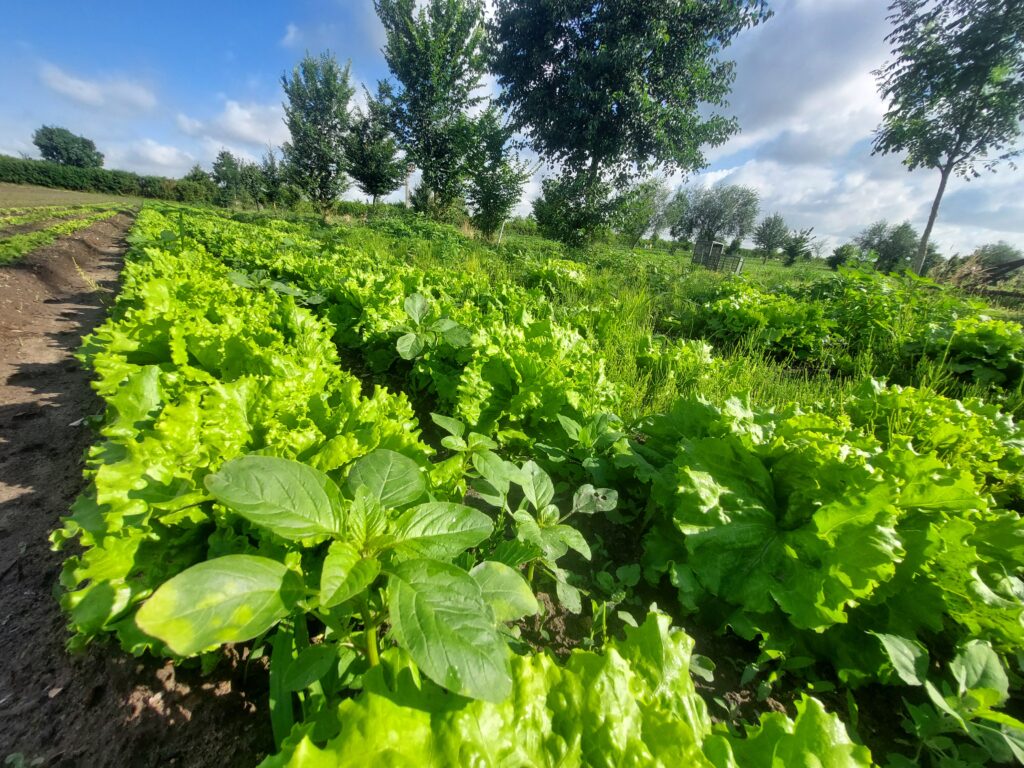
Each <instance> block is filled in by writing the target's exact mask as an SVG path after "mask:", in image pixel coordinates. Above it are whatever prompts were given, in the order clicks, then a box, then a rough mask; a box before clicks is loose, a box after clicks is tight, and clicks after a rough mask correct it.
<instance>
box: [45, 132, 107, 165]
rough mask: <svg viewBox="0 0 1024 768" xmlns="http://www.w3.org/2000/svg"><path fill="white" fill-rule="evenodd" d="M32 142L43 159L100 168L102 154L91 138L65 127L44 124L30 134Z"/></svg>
mask: <svg viewBox="0 0 1024 768" xmlns="http://www.w3.org/2000/svg"><path fill="white" fill-rule="evenodd" d="M32 143H33V144H35V145H36V146H37V147H38V148H39V154H40V155H42V156H43V160H49V161H50V162H51V163H60V164H61V165H73V166H75V167H77V168H102V167H103V154H102V153H101V152H99V151H97V149H96V145H95V144H94V143H93V142H92V140H91V139H87V138H85V137H84V136H77V135H75V134H73V133H72V132H71V131H69V130H68V129H67V128H59V127H57V126H55V125H44V126H42V127H41V128H38V129H37V130H36V132H35V133H33V134H32Z"/></svg>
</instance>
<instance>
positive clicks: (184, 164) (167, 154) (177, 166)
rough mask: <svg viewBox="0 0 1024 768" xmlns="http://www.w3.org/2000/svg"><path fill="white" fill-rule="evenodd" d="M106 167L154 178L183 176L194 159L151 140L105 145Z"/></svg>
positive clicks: (184, 152) (181, 151)
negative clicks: (149, 175) (150, 175)
mask: <svg viewBox="0 0 1024 768" xmlns="http://www.w3.org/2000/svg"><path fill="white" fill-rule="evenodd" d="M105 149H106V155H107V157H106V165H107V166H109V167H111V168H123V169H125V170H131V171H135V172H136V173H142V174H152V175H154V176H171V177H177V176H183V175H184V174H185V173H187V172H188V169H189V168H191V167H192V165H193V164H195V162H196V158H195V157H194V156H193V155H192V154H190V153H188V152H186V151H185V150H183V149H180V148H178V147H174V146H170V145H168V144H161V143H159V142H157V141H154V140H153V139H140V140H139V141H133V142H127V143H110V144H108V145H106V147H105Z"/></svg>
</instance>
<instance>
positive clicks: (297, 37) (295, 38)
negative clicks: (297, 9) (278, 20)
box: [281, 23, 302, 48]
mask: <svg viewBox="0 0 1024 768" xmlns="http://www.w3.org/2000/svg"><path fill="white" fill-rule="evenodd" d="M301 42H302V32H301V31H300V30H299V28H298V27H297V26H296V25H295V24H291V23H289V24H288V26H287V27H285V29H284V37H282V38H281V45H282V46H284V47H285V48H295V47H297V46H298V45H299V44H300V43H301Z"/></svg>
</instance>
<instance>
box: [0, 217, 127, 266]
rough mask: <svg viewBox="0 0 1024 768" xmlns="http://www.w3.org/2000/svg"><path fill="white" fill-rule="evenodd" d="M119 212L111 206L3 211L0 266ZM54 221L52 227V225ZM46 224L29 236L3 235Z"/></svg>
mask: <svg viewBox="0 0 1024 768" xmlns="http://www.w3.org/2000/svg"><path fill="white" fill-rule="evenodd" d="M118 213H120V209H117V208H112V207H111V206H109V205H89V206H72V207H44V208H31V209H25V210H23V211H16V212H7V211H0V265H2V264H9V263H11V262H13V261H15V260H16V259H18V258H20V257H22V256H24V255H25V254H27V253H30V252H31V251H34V250H36V249H37V248H42V247H43V246H45V245H49V244H50V243H52V242H54V241H55V240H57V239H58V238H61V237H65V236H67V235H70V234H73V233H75V232H78V231H80V230H83V229H86V228H88V227H91V226H92V225H93V224H95V223H96V222H98V221H103V220H104V219H109V218H112V217H114V216H116V215H117V214H118ZM51 220H52V223H51ZM36 222H43V226H42V227H41V228H38V229H32V230H31V231H27V232H20V233H17V234H7V235H5V234H4V230H8V229H10V228H12V227H22V226H24V225H29V224H34V223H36Z"/></svg>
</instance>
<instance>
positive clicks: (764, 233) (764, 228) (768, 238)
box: [754, 213, 789, 262]
mask: <svg viewBox="0 0 1024 768" xmlns="http://www.w3.org/2000/svg"><path fill="white" fill-rule="evenodd" d="M788 239H789V227H788V226H786V220H785V219H783V218H782V214H779V213H773V214H772V215H771V216H766V217H765V218H764V220H763V221H762V222H761V223H760V224H758V225H757V228H756V229H755V230H754V244H755V245H756V246H757V248H758V250H759V251H761V253H763V254H764V260H765V261H766V262H767V261H768V259H771V258H773V257H774V256H775V252H776V251H778V250H779V249H780V248H783V247H785V245H786V242H787V240H788Z"/></svg>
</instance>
